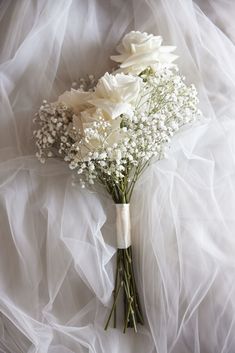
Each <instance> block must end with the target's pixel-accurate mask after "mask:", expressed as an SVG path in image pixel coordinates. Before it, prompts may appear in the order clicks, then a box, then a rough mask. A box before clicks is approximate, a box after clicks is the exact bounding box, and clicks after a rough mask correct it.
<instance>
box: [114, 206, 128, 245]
mask: <svg viewBox="0 0 235 353" xmlns="http://www.w3.org/2000/svg"><path fill="white" fill-rule="evenodd" d="M129 206H130V205H129V204H128V203H123V204H121V203H120V204H116V215H117V217H116V227H117V247H118V249H127V248H128V247H129V246H130V245H131V221H130V207H129Z"/></svg>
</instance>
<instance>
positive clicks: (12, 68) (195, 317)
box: [0, 0, 235, 353]
mask: <svg viewBox="0 0 235 353" xmlns="http://www.w3.org/2000/svg"><path fill="white" fill-rule="evenodd" d="M234 16H235V3H234V1H233V0H210V1H208V0H205V1H203V0H201V1H196V2H192V1H191V0H148V1H145V0H133V1H130V0H129V1H127V0H97V1H95V0H87V1H86V0H73V1H72V0H56V1H53V0H47V1H46V0H31V1H30V0H13V1H10V0H2V1H0V352H1V353H20V352H21V353H22V352H23V353H36V352H37V353H88V352H89V353H120V352H124V353H132V352H135V353H234V352H235V321H234V320H235V48H234V43H235V29H234ZM132 29H136V30H141V31H148V32H152V33H154V34H161V35H162V36H163V38H164V44H169V45H176V46H177V54H178V55H179V56H180V58H179V60H178V64H179V66H180V69H181V71H182V73H183V74H184V75H185V76H186V77H187V81H188V82H189V83H190V82H193V83H194V84H195V85H196V86H197V89H198V91H199V97H200V108H201V110H202V111H203V114H204V119H203V120H202V122H201V123H200V124H197V125H196V126H194V127H193V128H190V129H185V130H184V131H182V132H181V133H180V134H179V135H178V136H177V137H176V138H175V139H174V142H173V145H172V149H171V151H170V153H169V158H168V159H167V160H164V161H160V162H158V163H156V164H154V165H153V166H152V167H151V168H149V170H148V172H147V173H145V175H144V176H143V178H142V179H141V180H140V182H139V183H138V185H137V187H136V190H135V194H134V197H133V202H132V205H131V215H132V223H133V240H132V241H133V248H134V254H135V266H136V270H137V279H138V287H139V292H140V296H141V299H142V306H143V310H144V313H145V322H146V324H145V326H144V327H140V328H139V332H138V334H134V333H132V332H128V333H127V334H125V335H123V333H122V331H121V328H119V329H116V330H114V329H110V330H108V332H104V330H103V326H104V323H105V320H106V318H107V314H108V307H110V305H111V293H112V286H113V271H114V265H115V256H114V254H115V235H116V234H115V217H114V215H115V208H114V206H113V205H112V202H111V200H110V199H109V198H108V196H106V195H105V194H101V193H95V192H89V191H87V190H81V188H80V187H79V186H76V187H74V186H72V184H71V181H72V176H71V173H70V171H69V170H68V169H67V167H66V166H65V165H63V164H62V163H60V162H57V161H53V160H51V161H50V162H49V163H47V164H46V165H40V164H39V162H38V161H37V160H36V159H35V157H34V152H35V151H34V149H35V148H34V143H33V141H32V117H33V114H34V113H35V112H36V111H37V109H38V108H39V106H40V102H41V100H42V99H44V98H46V99H48V100H53V99H56V97H57V96H58V94H61V93H62V92H63V91H64V90H66V89H68V88H69V87H70V86H71V83H72V82H73V81H76V80H78V78H79V77H81V76H84V75H86V74H90V73H93V74H95V75H101V74H103V73H104V72H105V71H106V70H108V69H110V68H111V65H112V64H111V62H110V61H109V56H110V55H111V54H113V53H114V51H115V46H116V45H117V43H118V42H119V41H120V39H121V37H122V36H123V35H124V34H125V33H126V32H128V31H130V30H132Z"/></svg>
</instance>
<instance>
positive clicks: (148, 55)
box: [111, 31, 177, 75]
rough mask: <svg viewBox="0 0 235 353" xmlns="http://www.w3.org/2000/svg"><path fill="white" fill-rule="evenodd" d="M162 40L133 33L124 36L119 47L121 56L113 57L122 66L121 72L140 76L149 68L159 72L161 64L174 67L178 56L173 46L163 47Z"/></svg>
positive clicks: (157, 37)
mask: <svg viewBox="0 0 235 353" xmlns="http://www.w3.org/2000/svg"><path fill="white" fill-rule="evenodd" d="M161 44H162V38H161V37H160V36H154V35H153V34H148V33H145V32H144V33H142V32H139V31H132V32H130V33H128V34H126V35H125V36H124V38H123V39H122V42H121V44H120V45H119V46H118V47H117V51H118V53H120V55H114V56H111V59H112V60H113V61H116V62H118V63H121V64H120V70H118V71H119V72H120V71H121V72H124V73H133V74H136V75H138V74H140V73H141V72H142V71H143V70H145V69H146V68H147V67H151V68H152V70H153V71H157V69H158V67H159V64H160V65H161V64H163V65H165V64H167V65H170V66H171V65H172V62H173V61H174V60H175V59H177V56H176V55H174V54H172V53H171V52H172V51H174V50H175V47H173V46H162V45H161Z"/></svg>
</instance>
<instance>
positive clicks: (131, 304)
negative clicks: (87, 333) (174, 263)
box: [105, 246, 144, 333]
mask: <svg viewBox="0 0 235 353" xmlns="http://www.w3.org/2000/svg"><path fill="white" fill-rule="evenodd" d="M121 292H122V294H123V300H124V326H123V332H124V333H125V332H126V329H127V328H128V327H131V328H134V330H135V332H137V324H138V323H139V324H141V325H143V324H144V320H143V315H142V311H141V306H140V301H139V296H138V292H137V287H136V282H135V277H134V268H133V258H132V249H131V246H129V248H127V249H118V250H117V268H116V279H115V287H114V291H113V306H112V308H111V311H110V314H109V317H108V320H107V323H106V325H105V330H107V328H108V326H109V324H110V321H111V318H112V316H113V325H114V327H116V308H117V304H118V299H119V297H120V295H121Z"/></svg>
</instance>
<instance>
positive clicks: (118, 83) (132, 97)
mask: <svg viewBox="0 0 235 353" xmlns="http://www.w3.org/2000/svg"><path fill="white" fill-rule="evenodd" d="M141 85H142V80H141V79H140V78H139V77H136V76H131V75H125V74H123V73H121V74H116V75H111V74H109V73H107V72H106V74H105V75H104V76H103V77H101V78H100V79H99V81H98V84H97V86H96V88H95V93H94V96H93V97H92V99H90V100H89V103H91V104H93V105H94V106H96V107H97V108H100V109H102V110H103V111H104V112H105V113H106V114H108V115H109V116H110V117H111V118H112V119H116V118H117V117H119V116H120V115H121V114H127V115H130V116H132V115H133V109H134V106H135V104H136V102H137V99H138V97H139V93H140V89H141Z"/></svg>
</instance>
